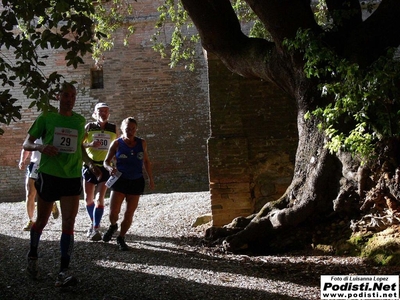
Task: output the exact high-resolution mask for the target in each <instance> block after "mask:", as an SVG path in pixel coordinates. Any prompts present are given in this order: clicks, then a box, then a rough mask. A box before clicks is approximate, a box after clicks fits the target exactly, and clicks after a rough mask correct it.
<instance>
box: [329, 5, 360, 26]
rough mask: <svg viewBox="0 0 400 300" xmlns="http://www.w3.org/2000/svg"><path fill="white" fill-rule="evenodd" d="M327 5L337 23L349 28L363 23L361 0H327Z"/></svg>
mask: <svg viewBox="0 0 400 300" xmlns="http://www.w3.org/2000/svg"><path fill="white" fill-rule="evenodd" d="M326 5H327V7H328V11H329V14H330V16H331V17H332V19H333V21H334V23H335V25H336V26H337V27H338V28H339V29H342V30H348V28H351V27H353V26H356V25H359V24H361V23H362V12H361V6H360V2H359V0H326Z"/></svg>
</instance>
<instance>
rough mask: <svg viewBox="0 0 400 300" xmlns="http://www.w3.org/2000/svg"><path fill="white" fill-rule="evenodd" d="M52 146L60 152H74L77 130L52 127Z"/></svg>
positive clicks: (76, 144) (76, 142) (76, 143)
mask: <svg viewBox="0 0 400 300" xmlns="http://www.w3.org/2000/svg"><path fill="white" fill-rule="evenodd" d="M53 146H55V147H57V149H58V151H59V152H62V153H75V152H76V149H77V146H78V130H76V129H71V128H63V127H56V128H55V129H54V137H53Z"/></svg>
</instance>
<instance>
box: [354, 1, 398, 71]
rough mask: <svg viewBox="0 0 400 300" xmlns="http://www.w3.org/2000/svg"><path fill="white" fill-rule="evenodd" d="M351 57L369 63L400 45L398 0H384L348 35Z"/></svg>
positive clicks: (362, 62) (362, 63)
mask: <svg viewBox="0 0 400 300" xmlns="http://www.w3.org/2000/svg"><path fill="white" fill-rule="evenodd" d="M346 42H347V43H348V45H349V47H346V48H347V49H348V50H349V52H348V56H349V57H355V56H357V59H356V60H357V61H358V62H359V63H360V64H361V65H367V64H370V63H371V62H373V61H375V60H376V59H377V58H378V57H379V56H381V55H384V54H385V52H386V51H387V49H388V48H389V47H398V46H399V45H400V5H399V2H398V0H382V2H381V3H380V4H379V7H378V8H377V9H376V11H375V12H374V13H373V14H372V15H371V16H370V17H369V18H368V19H366V20H365V21H364V22H363V23H362V24H361V25H359V26H356V27H355V29H354V30H352V31H351V32H350V34H349V35H348V38H347V41H346Z"/></svg>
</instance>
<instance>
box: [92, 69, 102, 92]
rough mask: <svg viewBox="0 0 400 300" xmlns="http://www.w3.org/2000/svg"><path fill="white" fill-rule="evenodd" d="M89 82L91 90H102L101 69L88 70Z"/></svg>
mask: <svg viewBox="0 0 400 300" xmlns="http://www.w3.org/2000/svg"><path fill="white" fill-rule="evenodd" d="M90 82H91V83H90V88H91V89H102V88H104V79H103V68H91V69H90Z"/></svg>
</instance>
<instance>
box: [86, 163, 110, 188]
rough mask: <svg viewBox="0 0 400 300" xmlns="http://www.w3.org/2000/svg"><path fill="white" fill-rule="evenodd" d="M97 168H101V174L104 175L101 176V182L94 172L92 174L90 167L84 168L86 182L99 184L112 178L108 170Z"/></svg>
mask: <svg viewBox="0 0 400 300" xmlns="http://www.w3.org/2000/svg"><path fill="white" fill-rule="evenodd" d="M96 167H98V168H100V170H101V173H102V174H103V175H102V176H101V179H100V181H98V180H97V178H96V176H95V175H94V174H93V173H92V172H90V170H89V167H88V166H87V165H84V166H83V168H82V176H83V179H84V180H85V181H86V182H90V183H93V184H98V183H99V182H103V181H107V180H108V178H110V173H109V172H108V171H107V170H106V168H104V167H103V166H96Z"/></svg>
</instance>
